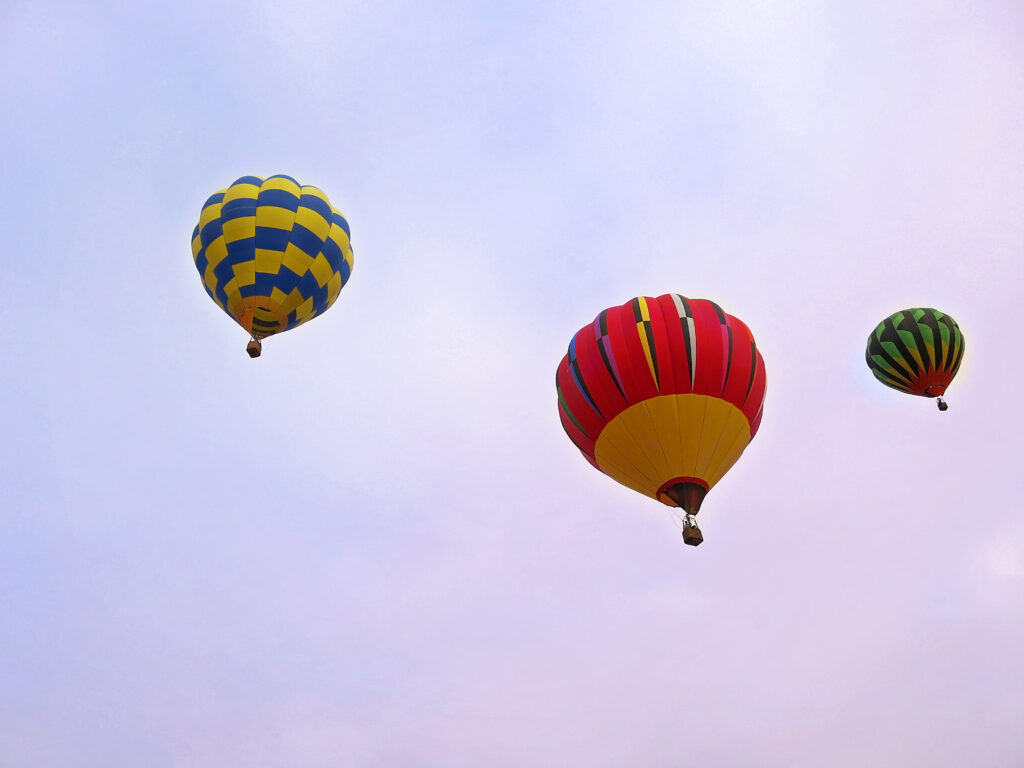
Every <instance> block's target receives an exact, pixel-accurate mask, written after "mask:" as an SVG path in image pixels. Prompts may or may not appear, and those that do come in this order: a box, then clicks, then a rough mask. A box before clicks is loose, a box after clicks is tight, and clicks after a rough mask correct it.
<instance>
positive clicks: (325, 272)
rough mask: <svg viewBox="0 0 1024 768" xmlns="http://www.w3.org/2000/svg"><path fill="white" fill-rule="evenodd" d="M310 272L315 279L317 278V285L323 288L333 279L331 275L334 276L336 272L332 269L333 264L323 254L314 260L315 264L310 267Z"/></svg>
mask: <svg viewBox="0 0 1024 768" xmlns="http://www.w3.org/2000/svg"><path fill="white" fill-rule="evenodd" d="M309 271H310V272H312V273H313V277H315V278H316V282H317V285H319V286H320V287H321V288H323V287H324V286H325V285H327V281H328V280H330V279H331V275H332V274H334V270H333V269H331V262H329V261H328V260H327V257H326V256H324V255H323V254H322V253H318V254H317V256H316V258H315V259H313V263H312V264H310V265H309Z"/></svg>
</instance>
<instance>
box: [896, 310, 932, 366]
mask: <svg viewBox="0 0 1024 768" xmlns="http://www.w3.org/2000/svg"><path fill="white" fill-rule="evenodd" d="M923 311H924V313H925V315H926V314H928V310H927V309H925V310H923ZM921 317H924V315H921ZM918 323H919V321H918V320H917V319H916V318H915V317H914V313H913V311H912V310H910V311H907V312H904V313H903V320H902V321H901V322H900V330H903V331H906V332H907V333H909V334H910V335H911V336H913V337H914V346H915V347H917V355H918V357H920V358H921V365H922V366H923V367H924V371H923V372H927V371H928V363H927V362H926V361H927V359H928V356H927V355H926V354H925V345H924V334H923V333H921V326H920V325H919V324H918ZM915 362H916V361H915Z"/></svg>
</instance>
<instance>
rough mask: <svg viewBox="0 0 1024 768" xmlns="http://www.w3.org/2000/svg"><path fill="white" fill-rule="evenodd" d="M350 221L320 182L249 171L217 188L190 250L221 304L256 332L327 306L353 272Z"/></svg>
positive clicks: (279, 327) (292, 323) (278, 328)
mask: <svg viewBox="0 0 1024 768" xmlns="http://www.w3.org/2000/svg"><path fill="white" fill-rule="evenodd" d="M350 236H351V233H350V230H349V226H348V222H347V221H346V220H345V217H344V216H342V215H341V213H340V212H339V211H337V210H336V209H335V208H333V207H332V206H331V203H330V201H329V200H328V199H327V196H326V195H325V194H324V193H323V192H321V191H320V190H319V189H317V188H316V187H305V186H301V185H300V184H299V183H298V182H297V181H295V179H293V178H291V177H290V176H283V175H278V176H271V177H270V178H267V179H262V178H260V177H258V176H243V177H242V178H240V179H238V180H237V181H236V182H235V183H234V184H232V185H231V186H230V187H228V188H227V189H222V190H220V191H219V192H217V193H216V194H214V195H212V196H211V197H210V199H209V200H207V201H206V204H205V205H204V206H203V210H202V213H200V215H199V223H198V224H197V225H196V228H195V229H194V230H193V232H192V257H193V259H195V263H196V269H198V270H199V275H200V276H201V277H202V280H203V287H205V288H206V292H207V293H208V294H209V295H210V298H211V299H213V300H214V301H215V302H216V303H217V306H219V307H220V308H221V309H223V310H224V311H225V312H227V313H228V314H229V315H230V316H231V317H232V318H234V320H235V321H236V322H237V323H238V324H239V325H241V326H242V327H243V328H245V330H246V331H248V332H249V333H250V334H252V336H253V338H255V339H262V338H265V337H267V336H271V335H273V334H275V333H281V332H282V331H287V330H290V329H291V328H294V327H296V326H298V325H301V324H302V323H304V322H306V321H307V320H310V319H312V318H314V317H316V316H317V315H320V314H322V313H323V312H324V311H326V310H327V309H328V307H330V306H331V304H333V303H334V300H335V299H337V298H338V293H340V291H341V289H342V287H343V286H344V285H345V283H346V282H348V278H349V275H350V274H351V273H352V263H353V258H352V246H351V243H350Z"/></svg>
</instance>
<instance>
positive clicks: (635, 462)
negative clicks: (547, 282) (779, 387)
mask: <svg viewBox="0 0 1024 768" xmlns="http://www.w3.org/2000/svg"><path fill="white" fill-rule="evenodd" d="M765 381H766V380H765V367H764V360H763V359H762V358H761V354H760V352H758V351H757V345H756V344H755V343H754V337H753V336H752V335H751V333H750V330H749V329H748V328H747V326H746V325H744V324H743V322H742V321H740V320H738V319H736V318H735V317H733V316H732V315H727V314H726V313H725V312H723V311H722V309H721V307H719V306H718V305H717V304H715V303H714V302H712V301H707V300H705V299H687V298H685V297H683V296H679V295H678V294H665V295H664V296H659V297H657V298H656V299H655V298H650V297H648V296H640V297H637V298H635V299H631V300H630V301H627V302H626V303H625V304H623V305H622V306H620V307H612V308H611V309H606V310H605V311H603V312H602V313H601V314H599V315H598V316H597V318H596V319H595V320H594V322H593V323H591V324H590V325H586V326H584V327H583V328H581V329H580V330H579V332H577V334H576V335H575V336H574V337H573V339H572V341H571V342H569V351H568V353H567V354H566V355H565V357H563V358H562V361H561V363H559V365H558V370H557V373H556V374H555V387H556V390H557V392H558V414H559V416H560V418H561V421H562V427H563V428H564V429H565V432H566V434H568V435H569V439H570V440H572V441H573V443H575V445H576V447H577V448H579V450H580V452H581V453H582V454H583V456H584V457H585V458H586V459H587V461H589V462H590V463H591V464H593V465H594V466H595V467H596V468H597V469H599V470H600V471H601V472H603V473H604V474H606V475H608V476H609V477H611V478H612V479H613V480H617V481H618V482H620V483H622V484H623V485H625V486H627V487H629V488H632V489H633V490H635V491H638V492H639V493H642V494H644V495H645V496H650V497H651V498H652V499H657V500H658V501H660V502H662V503H663V504H666V505H668V506H675V507H681V508H682V509H683V511H684V513H685V515H684V516H683V540H684V541H685V542H686V543H687V544H691V545H693V546H697V545H698V544H700V543H701V542H702V541H703V534H702V533H701V531H700V528H699V527H698V526H697V520H696V515H697V513H698V511H699V510H700V506H701V502H702V501H703V500H704V496H705V494H707V492H708V491H710V490H711V489H712V488H713V487H714V486H715V484H716V483H717V482H718V481H719V480H721V479H722V476H723V475H724V474H725V473H726V472H727V471H728V470H729V468H730V467H731V466H732V465H733V464H734V463H735V462H736V460H737V459H738V458H739V457H740V454H742V453H743V450H744V449H745V448H746V447H747V444H748V443H749V442H750V441H751V439H753V437H754V435H755V434H756V433H757V428H758V426H759V425H760V423H761V412H762V408H763V405H764V397H765Z"/></svg>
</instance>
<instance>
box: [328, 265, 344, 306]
mask: <svg viewBox="0 0 1024 768" xmlns="http://www.w3.org/2000/svg"><path fill="white" fill-rule="evenodd" d="M339 293H341V272H335V273H334V274H333V275H331V279H330V280H328V281H327V306H328V307H329V306H331V304H333V303H334V300H335V299H336V298H338V294H339Z"/></svg>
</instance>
